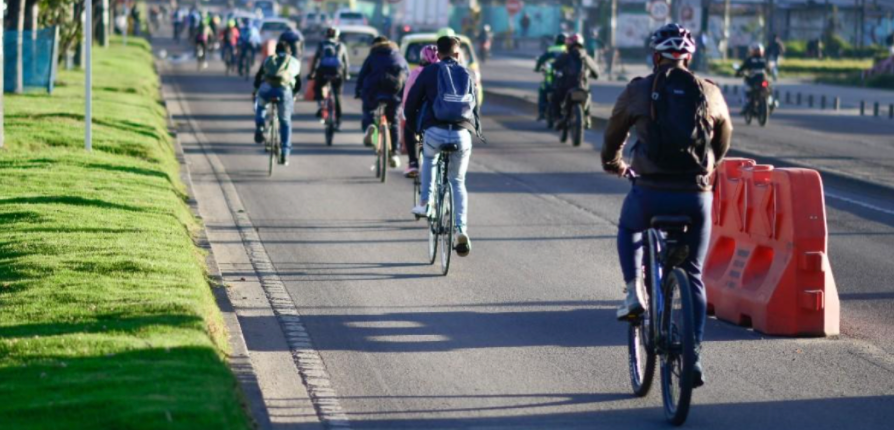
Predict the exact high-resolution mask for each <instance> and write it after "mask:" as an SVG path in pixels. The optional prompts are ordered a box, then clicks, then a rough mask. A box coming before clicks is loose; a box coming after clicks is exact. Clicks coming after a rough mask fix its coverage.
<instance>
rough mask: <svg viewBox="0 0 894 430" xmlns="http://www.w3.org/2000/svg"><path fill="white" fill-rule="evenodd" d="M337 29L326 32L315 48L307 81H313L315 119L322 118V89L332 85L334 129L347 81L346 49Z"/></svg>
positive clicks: (339, 113)
mask: <svg viewBox="0 0 894 430" xmlns="http://www.w3.org/2000/svg"><path fill="white" fill-rule="evenodd" d="M339 34H340V32H339V30H338V28H335V27H330V28H329V29H327V30H326V39H325V40H323V41H322V42H320V44H319V45H318V46H317V52H316V54H314V59H313V62H311V66H310V73H309V74H308V76H307V79H309V80H313V81H314V100H316V102H317V107H318V109H317V118H322V117H323V87H324V86H326V84H327V83H329V84H331V85H332V96H333V97H334V98H335V128H336V129H338V128H339V126H340V125H341V88H342V84H343V83H344V82H345V81H347V80H348V70H349V69H348V67H349V64H348V49H347V48H346V47H345V45H344V43H341V41H340V40H339V39H338V36H339Z"/></svg>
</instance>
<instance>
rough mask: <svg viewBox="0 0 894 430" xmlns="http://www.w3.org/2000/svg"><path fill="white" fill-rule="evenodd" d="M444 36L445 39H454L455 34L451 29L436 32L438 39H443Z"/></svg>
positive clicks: (445, 28) (446, 28)
mask: <svg viewBox="0 0 894 430" xmlns="http://www.w3.org/2000/svg"><path fill="white" fill-rule="evenodd" d="M444 36H447V37H455V36H456V32H455V31H453V29H452V28H450V27H444V28H442V29H440V30H438V38H441V37H444Z"/></svg>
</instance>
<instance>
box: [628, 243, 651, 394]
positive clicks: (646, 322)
mask: <svg viewBox="0 0 894 430" xmlns="http://www.w3.org/2000/svg"><path fill="white" fill-rule="evenodd" d="M652 243H654V241H653V237H652V235H651V231H650V232H649V233H647V238H646V246H645V250H646V255H644V256H643V275H644V278H645V279H644V284H645V288H644V291H640V293H641V294H642V296H641V299H642V301H643V303H645V304H646V306H645V309H644V310H643V314H642V316H641V317H640V318H639V319H638V320H636V321H631V323H630V328H629V329H628V331H627V355H628V365H629V369H630V385H631V386H632V387H633V394H634V395H636V396H637V397H644V396H646V395H647V394H649V390H650V389H651V388H652V380H653V379H654V376H655V342H654V340H653V338H654V336H655V323H654V321H655V316H656V315H657V313H655V312H654V298H653V297H652V294H651V292H652V291H655V287H654V286H653V285H652V283H653V280H655V279H658V276H657V273H658V266H657V265H656V264H654V262H655V261H656V259H655V253H656V248H655V247H654V246H652Z"/></svg>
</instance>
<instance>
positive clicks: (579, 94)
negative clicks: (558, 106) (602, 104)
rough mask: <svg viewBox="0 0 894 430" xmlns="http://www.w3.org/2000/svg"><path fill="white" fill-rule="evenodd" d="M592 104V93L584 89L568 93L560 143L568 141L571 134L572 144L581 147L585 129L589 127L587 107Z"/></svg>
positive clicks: (576, 89)
mask: <svg viewBox="0 0 894 430" xmlns="http://www.w3.org/2000/svg"><path fill="white" fill-rule="evenodd" d="M589 104H590V92H589V91H587V90H585V89H583V88H575V89H572V90H570V91H568V94H567V95H566V96H565V102H564V106H563V109H562V110H563V112H565V113H566V115H567V116H566V118H565V120H564V121H563V122H562V123H561V124H560V125H561V129H560V130H561V131H562V136H561V138H560V141H561V142H562V143H565V142H567V141H568V135H569V134H571V144H572V145H574V146H580V144H581V143H582V142H583V140H584V129H585V128H586V127H587V106H588V105H589Z"/></svg>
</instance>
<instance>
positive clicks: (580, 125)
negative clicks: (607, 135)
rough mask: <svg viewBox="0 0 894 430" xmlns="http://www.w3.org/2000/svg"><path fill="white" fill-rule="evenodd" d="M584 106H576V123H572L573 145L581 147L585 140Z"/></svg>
mask: <svg viewBox="0 0 894 430" xmlns="http://www.w3.org/2000/svg"><path fill="white" fill-rule="evenodd" d="M584 121H585V119H584V105H582V104H576V105H574V121H572V125H571V126H572V129H571V144H572V145H574V146H580V144H581V142H583V140H584Z"/></svg>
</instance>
